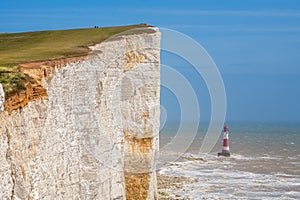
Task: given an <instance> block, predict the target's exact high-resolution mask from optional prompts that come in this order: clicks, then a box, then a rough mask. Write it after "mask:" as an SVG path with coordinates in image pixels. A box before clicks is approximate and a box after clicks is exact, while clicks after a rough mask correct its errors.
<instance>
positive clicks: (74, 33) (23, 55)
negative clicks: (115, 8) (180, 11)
mask: <svg viewBox="0 0 300 200" xmlns="http://www.w3.org/2000/svg"><path fill="white" fill-rule="evenodd" d="M147 26H148V25H144V24H140V25H132V26H119V27H106V28H86V29H73V30H57V31H39V32H26V33H3V34H0V83H2V85H3V88H4V91H5V93H6V95H9V94H12V93H15V92H17V91H19V90H21V89H23V87H24V86H23V82H24V80H25V75H24V74H21V73H20V71H19V67H18V64H19V63H24V62H32V61H45V60H54V59H61V58H68V57H76V56H84V55H87V54H88V53H89V51H90V50H89V49H88V46H90V45H93V44H96V43H100V42H101V41H104V40H105V39H107V38H109V37H111V36H113V35H116V34H118V33H122V32H124V31H128V30H133V29H135V28H142V27H147ZM137 33H138V32H137Z"/></svg>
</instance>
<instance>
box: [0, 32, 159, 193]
mask: <svg viewBox="0 0 300 200" xmlns="http://www.w3.org/2000/svg"><path fill="white" fill-rule="evenodd" d="M159 45H160V33H159V31H158V29H157V28H153V27H148V28H144V29H143V30H140V31H137V32H128V33H127V34H122V35H119V36H115V37H113V38H111V39H109V40H106V41H104V42H102V43H100V44H97V45H95V46H93V47H91V49H92V50H91V53H90V54H89V55H88V56H86V57H85V58H80V59H75V60H71V61H68V62H62V63H63V64H62V63H60V64H55V63H54V64H53V63H52V65H50V64H49V65H47V63H39V64H38V65H39V67H38V68H36V67H27V68H24V69H23V70H24V73H28V74H30V75H31V76H32V77H33V76H36V77H38V78H36V77H35V78H36V80H38V82H39V83H38V86H39V87H36V89H35V87H31V89H30V91H32V95H33V97H34V98H31V100H30V101H28V102H26V104H20V102H21V101H20V100H18V102H19V104H18V103H16V102H13V100H14V99H13V98H11V99H7V100H6V101H7V102H6V103H5V104H4V105H5V106H4V109H6V110H5V111H4V112H2V113H1V114H0V199H157V191H156V173H155V164H156V155H157V153H158V133H159V115H160V113H159V112H160V110H159V99H160V68H159V66H160V63H159V62H160V51H159ZM32 65H34V64H32ZM35 65H36V64H35ZM40 86H42V87H40ZM35 94H41V95H35ZM19 97H20V98H21V97H22V98H23V99H24V98H25V97H26V95H23V96H22V94H19ZM27 99H28V98H27ZM12 102H13V103H12ZM14 105H22V106H20V107H18V106H14ZM0 107H1V106H0Z"/></svg>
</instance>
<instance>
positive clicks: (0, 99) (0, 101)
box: [0, 83, 5, 112]
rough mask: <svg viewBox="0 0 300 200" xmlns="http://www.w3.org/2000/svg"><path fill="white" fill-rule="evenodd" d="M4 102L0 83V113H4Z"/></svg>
mask: <svg viewBox="0 0 300 200" xmlns="http://www.w3.org/2000/svg"><path fill="white" fill-rule="evenodd" d="M4 100H5V95H4V91H3V87H2V85H1V83H0V112H3V111H4Z"/></svg>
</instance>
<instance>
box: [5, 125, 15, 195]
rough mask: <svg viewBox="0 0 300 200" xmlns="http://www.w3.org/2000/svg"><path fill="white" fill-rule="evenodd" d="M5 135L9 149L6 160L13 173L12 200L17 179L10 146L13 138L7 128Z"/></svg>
mask: <svg viewBox="0 0 300 200" xmlns="http://www.w3.org/2000/svg"><path fill="white" fill-rule="evenodd" d="M5 133H6V137H7V149H6V155H5V158H6V162H7V163H8V164H9V166H10V171H11V180H12V183H13V186H12V191H11V199H13V197H14V193H15V178H14V177H15V176H14V170H13V166H12V165H13V164H12V152H11V144H10V141H11V136H10V134H9V131H8V129H7V127H5Z"/></svg>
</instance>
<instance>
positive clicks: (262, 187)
mask: <svg viewBox="0 0 300 200" xmlns="http://www.w3.org/2000/svg"><path fill="white" fill-rule="evenodd" d="M228 125H229V129H230V134H229V138H230V151H231V157H230V158H224V157H217V156H216V155H217V152H219V151H221V149H222V137H220V138H219V140H218V143H217V144H216V145H215V147H214V148H213V150H212V151H211V152H210V153H209V154H202V153H200V151H199V149H200V146H201V143H202V141H203V138H204V133H205V128H203V129H201V128H200V131H199V134H198V135H197V137H196V138H195V140H194V142H193V143H192V145H191V146H190V148H189V149H188V151H187V152H185V153H184V154H182V152H176V148H175V149H172V150H170V151H169V152H164V155H161V157H160V162H161V163H164V162H165V159H164V158H165V157H174V159H173V160H172V162H169V163H164V164H162V165H161V166H162V167H161V168H160V169H159V170H160V172H159V173H162V174H167V175H171V176H185V177H192V178H196V179H197V180H198V181H197V182H196V183H193V184H191V185H187V186H186V188H185V189H184V191H183V190H182V191H181V190H178V191H172V192H173V193H174V194H175V193H176V192H177V193H178V195H181V196H184V197H188V198H190V199H203V198H204V199H205V198H208V199H300V125H299V124H296V123H294V124H293V123H228ZM187 134H188V133H187ZM175 135H176V126H170V127H165V128H164V129H162V131H161V133H160V147H161V148H162V149H163V148H164V146H165V145H166V144H167V143H170V142H172V139H173V137H174V136H175ZM182 141H184V138H182ZM176 158H177V159H176ZM203 160H204V161H203Z"/></svg>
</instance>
